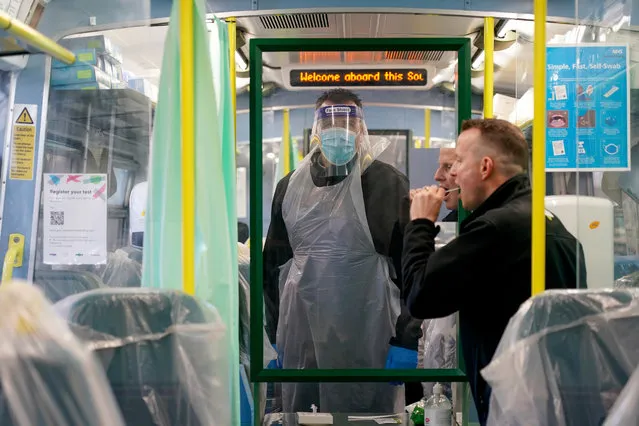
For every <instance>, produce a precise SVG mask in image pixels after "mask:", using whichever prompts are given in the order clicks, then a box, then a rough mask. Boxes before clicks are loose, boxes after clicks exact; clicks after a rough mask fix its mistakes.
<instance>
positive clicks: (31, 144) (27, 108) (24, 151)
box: [9, 104, 38, 180]
mask: <svg viewBox="0 0 639 426" xmlns="http://www.w3.org/2000/svg"><path fill="white" fill-rule="evenodd" d="M13 114H14V115H13V128H12V132H11V153H10V156H11V170H10V173H9V179H13V180H32V179H33V168H34V160H35V141H36V117H37V116H38V106H37V105H32V104H28V105H25V104H16V105H15V107H14V113H13Z"/></svg>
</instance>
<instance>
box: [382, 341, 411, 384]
mask: <svg viewBox="0 0 639 426" xmlns="http://www.w3.org/2000/svg"><path fill="white" fill-rule="evenodd" d="M386 368H387V369H406V370H408V369H415V368H417V351H413V350H411V349H406V348H400V347H399V346H391V347H390V350H389V351H388V357H386ZM391 384H393V385H397V386H399V385H401V384H402V382H391Z"/></svg>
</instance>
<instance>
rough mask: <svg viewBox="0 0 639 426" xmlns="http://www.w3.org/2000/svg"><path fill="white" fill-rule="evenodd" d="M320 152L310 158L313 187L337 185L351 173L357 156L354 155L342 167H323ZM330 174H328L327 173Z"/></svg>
mask: <svg viewBox="0 0 639 426" xmlns="http://www.w3.org/2000/svg"><path fill="white" fill-rule="evenodd" d="M321 155H322V153H321V151H319V150H318V151H317V152H316V153H314V154H313V156H312V157H311V177H312V178H313V183H314V184H315V186H332V185H337V184H338V183H340V182H341V181H343V180H344V179H346V177H347V176H348V175H349V174H350V173H351V170H353V167H354V166H355V162H356V161H357V157H358V156H357V155H355V156H354V157H353V158H352V159H351V161H349V162H348V163H346V164H344V165H343V166H334V165H330V166H325V165H324V164H322V160H321V157H320V156H321ZM329 172H330V173H329Z"/></svg>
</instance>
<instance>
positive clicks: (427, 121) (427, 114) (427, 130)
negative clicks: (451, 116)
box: [423, 109, 430, 148]
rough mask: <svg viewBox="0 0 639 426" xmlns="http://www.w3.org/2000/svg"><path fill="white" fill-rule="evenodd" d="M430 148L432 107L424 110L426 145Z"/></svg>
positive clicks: (425, 146)
mask: <svg viewBox="0 0 639 426" xmlns="http://www.w3.org/2000/svg"><path fill="white" fill-rule="evenodd" d="M423 148H430V109H425V110H424V146H423Z"/></svg>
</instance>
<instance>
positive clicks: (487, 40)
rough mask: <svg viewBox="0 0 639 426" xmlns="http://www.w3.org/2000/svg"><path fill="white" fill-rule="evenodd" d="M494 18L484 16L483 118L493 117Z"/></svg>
mask: <svg viewBox="0 0 639 426" xmlns="http://www.w3.org/2000/svg"><path fill="white" fill-rule="evenodd" d="M494 52H495V18H492V17H490V18H484V118H493V95H494V93H493V77H494V71H495V63H494Z"/></svg>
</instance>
